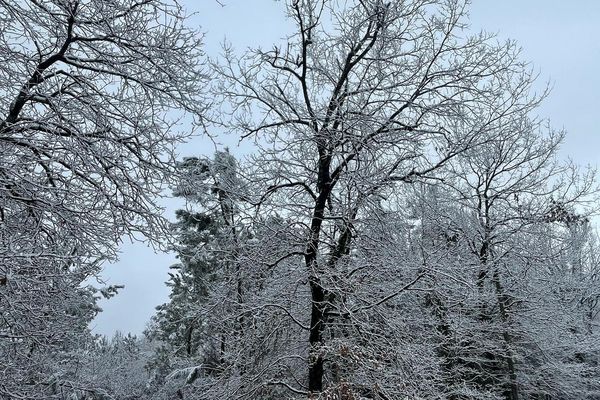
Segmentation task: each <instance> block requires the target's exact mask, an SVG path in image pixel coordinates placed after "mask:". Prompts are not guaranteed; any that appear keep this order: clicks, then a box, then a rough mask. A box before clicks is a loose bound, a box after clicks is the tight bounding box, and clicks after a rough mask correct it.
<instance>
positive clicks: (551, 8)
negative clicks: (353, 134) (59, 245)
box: [92, 0, 600, 335]
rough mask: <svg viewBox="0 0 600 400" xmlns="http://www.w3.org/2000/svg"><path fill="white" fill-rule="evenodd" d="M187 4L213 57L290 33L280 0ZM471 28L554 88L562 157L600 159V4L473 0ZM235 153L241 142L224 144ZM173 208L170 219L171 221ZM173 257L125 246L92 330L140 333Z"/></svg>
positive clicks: (552, 108) (547, 109)
mask: <svg viewBox="0 0 600 400" xmlns="http://www.w3.org/2000/svg"><path fill="white" fill-rule="evenodd" d="M221 3H223V4H225V6H223V7H222V6H220V5H219V4H218V2H217V1H216V0H184V1H183V4H184V5H185V6H186V7H187V9H188V12H194V13H196V14H195V15H194V16H193V17H192V18H191V19H190V24H191V25H192V26H194V27H198V28H199V29H201V31H203V32H205V33H206V36H205V39H204V42H205V50H206V52H207V54H209V55H211V56H216V55H218V53H219V50H220V43H221V42H222V41H223V39H224V38H227V40H228V41H229V42H231V43H232V44H233V46H234V47H235V48H236V49H238V50H243V49H245V48H247V47H257V46H264V47H269V46H270V45H271V44H272V43H273V42H276V41H277V40H278V39H280V38H282V37H283V36H285V34H286V33H287V32H289V29H290V28H289V24H288V23H287V22H286V21H285V19H284V11H283V2H281V1H274V0H221ZM472 3H473V4H472V7H471V12H470V13H471V26H472V29H473V30H475V31H479V30H482V29H483V30H486V31H489V32H494V33H497V34H498V37H499V39H501V40H504V39H507V38H511V39H515V40H517V42H518V43H519V45H520V46H521V47H522V48H523V58H524V59H525V60H527V61H530V62H531V63H532V65H533V66H534V67H535V69H536V70H537V71H539V73H540V86H543V83H545V82H549V83H550V84H551V86H552V87H553V89H552V93H551V94H550V97H549V98H548V99H546V101H545V103H544V104H543V106H542V107H541V109H540V115H541V116H543V117H546V118H549V119H550V120H551V122H552V125H553V126H554V127H555V128H564V129H566V130H567V132H568V135H567V139H566V143H565V145H564V147H563V150H562V153H563V155H564V156H565V157H572V158H573V159H574V160H575V161H577V162H578V163H580V164H584V165H585V164H591V165H593V166H595V165H597V164H598V162H599V161H600V155H598V148H599V147H600V124H599V123H598V114H599V113H600V110H599V106H600V73H599V70H600V40H599V38H600V1H598V0H572V1H564V0H502V1H497V0H473V1H472ZM221 141H222V143H223V144H226V145H229V146H231V147H233V150H234V151H235V143H236V142H237V141H236V140H235V138H222V140H221ZM213 152H214V147H213V146H212V145H211V144H210V142H209V141H207V140H205V139H202V138H197V139H194V140H193V141H192V142H191V143H189V144H186V145H182V146H181V147H180V149H179V153H180V154H181V155H182V156H188V155H201V154H208V155H209V154H212V153H213ZM172 208H173V203H172V202H171V203H169V210H168V214H167V216H168V217H169V218H172V213H173V210H172ZM173 263H175V257H174V256H173V255H172V254H155V253H154V252H153V251H152V250H151V249H149V248H148V247H146V246H145V245H143V244H134V245H132V244H124V245H123V246H122V255H121V259H120V261H119V262H118V263H116V264H113V265H107V266H106V267H105V269H104V277H105V278H106V279H107V280H108V282H109V283H110V284H124V285H125V289H123V290H122V291H121V293H120V294H119V295H118V296H116V297H114V298H113V299H111V300H109V301H103V302H102V304H101V306H102V308H103V309H104V312H103V313H101V314H100V315H99V316H98V317H97V318H96V320H95V321H94V323H93V324H92V327H93V329H94V332H96V333H101V334H107V335H111V334H112V333H113V332H114V331H116V330H120V331H123V332H131V333H134V334H139V333H141V332H142V331H143V329H144V327H145V324H146V322H147V321H148V320H149V319H150V317H151V316H152V315H153V314H154V308H155V307H156V306H157V305H158V304H161V303H163V302H165V301H166V300H167V297H168V293H169V292H168V288H167V287H166V286H165V284H164V282H165V281H166V280H167V272H168V267H169V266H170V265H172V264H173Z"/></svg>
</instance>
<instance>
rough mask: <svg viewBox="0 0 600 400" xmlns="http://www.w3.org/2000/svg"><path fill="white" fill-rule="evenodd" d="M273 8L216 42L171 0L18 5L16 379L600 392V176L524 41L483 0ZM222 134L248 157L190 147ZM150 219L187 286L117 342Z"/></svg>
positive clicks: (11, 102)
mask: <svg viewBox="0 0 600 400" xmlns="http://www.w3.org/2000/svg"><path fill="white" fill-rule="evenodd" d="M273 7H285V8H286V10H287V18H288V20H287V23H288V24H289V25H290V26H291V27H294V30H293V33H292V34H291V35H290V36H289V37H288V38H287V39H286V40H285V41H284V42H282V43H277V44H274V46H273V47H271V48H269V49H255V50H247V51H245V52H237V51H234V50H233V49H232V48H229V47H226V48H224V50H223V54H222V56H220V57H218V58H209V57H207V56H206V55H205V54H204V53H203V51H202V41H201V39H202V36H201V34H200V33H199V31H196V30H194V29H193V28H192V27H190V26H189V24H188V23H187V21H186V16H185V11H184V9H183V8H182V7H181V5H180V4H178V3H176V2H170V1H168V0H104V1H92V0H48V1H37V0H23V1H15V0H0V54H1V55H2V56H1V57H0V93H1V94H2V96H1V97H0V398H1V399H7V400H8V399H10V400H17V399H31V400H34V399H48V400H52V399H63V400H67V399H68V400H109V399H115V400H116V399H122V400H125V399H150V400H152V399H156V400H158V399H186V400H188V399H206V400H209V399H248V400H250V399H265V400H269V399H272V400H276V399H277V400H279V399H315V400H316V399H322V400H325V399H327V400H359V399H360V400H365V399H370V400H376V399H377V400H396V399H397V400H405V399H449V400H470V399H473V400H475V399H481V400H492V399H496V400H500V399H503V400H559V399H573V400H582V399H600V368H599V365H598V364H599V362H600V326H599V322H600V316H599V312H600V304H599V300H600V285H599V282H600V275H599V274H600V252H599V246H600V242H599V240H598V236H597V234H596V231H595V230H594V228H593V226H592V222H591V218H592V217H593V215H594V213H595V211H596V207H597V205H598V204H599V203H598V199H597V183H596V177H595V174H594V172H593V171H590V170H587V169H585V168H581V167H580V166H578V165H576V164H574V163H572V162H566V161H563V160H562V158H561V157H559V155H558V151H559V149H560V146H561V143H562V141H563V138H564V135H565V133H564V132H562V131H557V130H554V129H553V128H552V126H551V124H550V123H549V122H548V121H545V120H541V119H540V118H539V117H537V111H536V110H537V107H538V106H539V104H540V102H541V101H543V100H544V97H545V96H546V93H540V92H536V91H535V90H533V87H534V84H535V73H534V72H533V71H532V70H531V69H530V66H528V64H527V63H526V60H522V59H521V56H520V52H519V47H518V45H517V44H516V43H514V42H511V41H509V42H500V41H498V40H497V39H496V38H495V37H494V36H493V35H490V34H487V33H485V32H482V33H476V34H474V33H473V32H472V31H470V30H469V29H468V24H469V20H468V2H465V1H463V0H398V1H390V2H388V1H383V0H348V1H341V0H288V1H285V2H284V1H281V2H275V1H274V2H273ZM200 17H201V16H200ZM216 132H218V134H219V135H221V134H222V135H234V137H236V138H239V140H241V141H242V142H244V143H246V144H247V145H248V146H251V148H252V151H251V152H250V155H249V156H247V157H244V158H241V157H236V156H235V155H234V154H233V152H230V151H229V150H228V149H226V148H221V149H220V150H218V151H216V152H213V150H209V149H207V151H206V152H205V153H206V154H210V155H209V156H199V155H197V154H189V152H188V153H187V154H186V151H185V149H186V147H185V144H183V143H185V140H186V139H187V138H188V137H190V135H193V134H196V135H216ZM213 137H214V136H213ZM176 148H177V149H178V151H179V152H180V153H181V152H183V153H184V155H186V157H183V158H179V157H176V156H175V150H176ZM182 149H183V151H182ZM212 153H214V154H212ZM171 194H172V195H173V196H176V197H179V198H182V199H185V201H186V204H187V206H186V207H185V208H184V209H181V210H179V211H177V214H176V216H175V217H173V216H170V215H162V214H161V209H160V207H159V206H158V203H157V202H158V200H159V199H160V198H161V196H165V195H168V196H170V195H171ZM169 218H170V219H171V220H174V221H176V222H169ZM129 239H134V240H148V241H149V242H150V243H152V244H153V245H154V246H156V248H157V249H161V250H167V251H173V252H175V253H176V254H177V258H178V263H177V264H176V265H173V266H171V267H170V268H171V269H170V271H171V272H170V274H169V276H170V279H169V281H168V282H167V283H166V284H167V285H168V286H169V287H170V289H171V295H170V298H169V300H168V302H167V303H165V304H162V305H160V306H159V307H158V308H157V310H156V314H155V316H154V317H153V318H152V320H151V321H150V322H149V324H148V327H147V329H146V331H145V332H144V335H143V336H141V337H135V336H131V335H123V334H117V335H116V336H115V337H113V338H111V339H107V338H105V337H100V336H98V335H94V334H92V332H91V331H90V329H89V323H90V321H92V319H93V318H94V317H95V316H96V315H97V313H99V312H100V311H101V310H100V308H99V306H98V301H99V300H100V299H101V298H103V297H104V298H110V297H112V296H115V295H118V291H119V287H118V286H104V285H102V284H99V283H98V282H102V277H101V275H100V272H101V268H102V265H103V264H104V263H106V262H110V261H114V260H115V259H116V258H117V254H118V250H119V246H120V244H121V243H122V242H123V241H124V240H129ZM140 279H143V277H140Z"/></svg>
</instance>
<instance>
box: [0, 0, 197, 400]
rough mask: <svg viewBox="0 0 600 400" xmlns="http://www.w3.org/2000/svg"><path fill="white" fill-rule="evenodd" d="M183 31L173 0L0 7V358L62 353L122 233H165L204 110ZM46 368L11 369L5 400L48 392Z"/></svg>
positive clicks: (192, 37)
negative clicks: (182, 145) (187, 125)
mask: <svg viewBox="0 0 600 400" xmlns="http://www.w3.org/2000/svg"><path fill="white" fill-rule="evenodd" d="M183 24H184V15H183V13H182V9H181V7H180V6H179V5H178V4H177V3H176V2H165V1H158V0H140V1H128V0H110V1H79V0H55V1H43V2H42V1H35V0H31V1H17V2H15V1H0V55H1V56H0V94H1V99H0V221H1V222H0V277H1V278H2V282H3V283H2V285H1V286H0V354H1V357H2V359H3V360H9V361H11V360H13V361H14V362H15V363H17V364H19V363H20V364H21V365H27V364H28V363H30V362H31V358H32V357H35V355H36V354H37V353H39V352H43V351H44V348H45V347H46V346H56V345H61V342H62V339H63V338H65V337H68V334H66V333H65V330H69V329H73V330H74V331H75V330H77V329H79V328H81V327H80V326H79V325H80V324H79V322H78V318H79V317H78V316H76V314H77V312H75V311H74V310H73V309H72V307H70V306H68V304H69V302H68V301H67V298H74V299H77V298H78V296H77V295H76V292H77V291H78V290H80V286H81V285H82V284H83V283H84V282H86V280H87V279H89V278H90V277H92V276H94V275H95V274H96V273H97V272H98V270H99V263H97V262H96V260H98V259H106V258H114V257H115V255H116V251H117V244H118V243H119V242H120V241H121V240H122V238H123V236H130V237H139V235H138V234H142V235H144V236H146V237H148V238H151V239H158V238H159V237H160V236H161V235H162V234H163V233H164V232H165V230H164V227H165V224H164V221H163V220H162V218H161V217H160V215H159V212H158V211H159V207H158V206H157V203H156V198H157V196H159V195H160V194H161V191H162V190H163V187H164V184H165V183H167V182H169V180H170V175H171V174H172V169H173V165H174V163H173V162H172V156H171V151H172V150H173V147H174V145H175V144H176V143H178V142H179V141H181V140H182V139H183V138H184V136H185V135H184V134H182V133H181V132H180V131H179V128H178V127H177V126H176V125H175V122H176V121H177V119H178V118H181V117H184V116H185V115H189V116H191V118H193V119H194V120H195V121H196V122H201V120H200V116H201V115H203V114H205V111H206V102H205V101H204V100H203V98H202V97H203V96H202V90H203V84H204V83H203V82H204V78H205V75H204V73H203V71H202V63H201V62H202V61H201V55H202V54H201V49H200V44H201V43H200V42H199V36H198V34H197V33H196V32H194V31H191V30H189V29H187V28H186V27H185V26H184V25H183ZM136 235H138V236H136ZM71 306H73V307H74V306H75V305H74V304H71ZM82 306H83V305H82ZM65 307H66V308H68V309H69V310H70V311H69V310H66V311H65ZM75 308H77V307H75ZM58 321H62V322H60V324H62V325H61V326H60V327H57V326H55V325H56V324H57V323H58ZM76 327H77V328H76ZM82 329H83V330H85V327H83V328H82ZM80 330H81V329H80ZM41 362H42V365H40V368H39V369H35V368H29V371H26V373H23V371H20V372H19V369H17V372H14V373H11V368H9V367H7V368H3V369H2V371H0V374H2V382H3V383H2V384H0V395H1V396H8V397H9V398H13V397H11V396H15V397H16V396H17V394H16V393H18V392H19V391H23V393H29V392H31V393H39V391H38V392H36V390H37V389H38V388H37V385H42V386H43V385H45V384H46V383H47V382H45V381H44V376H47V375H48V374H50V373H51V370H52V368H50V367H49V365H44V363H43V361H41ZM35 371H45V372H44V373H40V374H39V376H38V375H35V374H36V373H37V372H35ZM29 388H31V391H30V390H29ZM12 390H16V391H17V392H11V391H12ZM11 393H12V394H11ZM43 398H49V395H48V393H46V394H44V395H43Z"/></svg>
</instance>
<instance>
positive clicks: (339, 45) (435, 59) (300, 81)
mask: <svg viewBox="0 0 600 400" xmlns="http://www.w3.org/2000/svg"><path fill="white" fill-rule="evenodd" d="M287 10H288V14H289V17H290V19H291V20H292V21H293V23H294V25H295V28H296V30H295V33H294V34H293V35H292V36H291V37H290V38H289V39H288V41H287V43H285V44H284V45H282V46H275V47H274V48H273V49H272V50H270V51H263V50H260V49H259V50H255V51H251V52H249V53H248V54H246V55H245V56H244V57H242V58H236V57H235V56H234V53H233V52H232V51H227V52H226V60H225V62H224V63H222V64H221V65H219V66H217V69H218V72H219V73H220V74H221V77H222V86H220V87H219V88H218V89H219V91H220V92H221V93H224V94H225V96H226V99H227V100H228V101H229V104H230V108H229V109H230V110H232V111H231V115H232V118H231V120H228V121H227V123H228V124H229V126H231V127H232V129H233V130H234V131H236V132H241V135H242V137H244V138H253V139H254V140H255V143H256V145H257V147H258V151H257V154H256V155H254V156H253V159H252V163H251V165H252V167H251V168H250V169H249V171H251V173H249V175H248V179H249V180H250V181H251V182H253V183H252V185H253V186H254V187H255V188H256V189H255V192H256V193H258V195H257V196H256V197H255V198H253V199H249V201H250V202H251V203H253V204H255V205H256V206H257V207H259V208H260V210H261V212H264V213H267V214H269V213H271V214H272V213H278V214H279V215H281V216H282V217H283V218H284V219H285V220H286V221H289V226H290V230H288V232H290V233H291V232H293V235H295V236H296V240H295V241H290V242H286V244H287V245H288V250H283V251H282V250H281V249H282V248H281V247H280V248H279V249H280V250H279V251H270V250H268V249H267V248H265V249H263V251H262V252H261V253H260V254H261V255H262V256H263V257H262V259H260V260H257V262H256V265H260V266H262V268H263V269H264V271H263V274H264V275H265V276H273V277H275V276H279V277H281V276H283V275H286V276H288V277H289V278H291V279H290V281H289V282H288V283H287V284H284V286H283V288H281V287H279V289H278V292H279V293H286V294H289V295H290V297H289V298H288V299H287V300H286V303H287V304H288V305H287V306H282V301H279V302H277V303H275V304H277V307H273V308H277V309H278V310H279V311H281V309H283V312H282V313H281V315H280V316H279V317H278V320H279V321H280V320H282V319H283V320H286V319H287V321H288V326H289V329H290V330H293V332H295V333H293V334H290V332H288V338H287V339H286V342H285V343H286V344H285V345H282V346H281V348H283V347H285V348H286V349H287V350H286V352H285V354H284V355H280V356H278V355H277V354H276V353H275V351H276V350H275V351H274V352H272V353H271V354H270V356H268V355H265V354H263V357H264V358H265V362H267V363H270V364H269V365H268V366H264V369H260V366H261V365H262V364H260V363H258V366H254V369H253V370H252V368H245V369H244V370H245V373H244V374H242V378H241V379H242V382H245V383H242V384H241V386H239V387H238V388H237V389H236V393H237V395H238V396H239V397H242V398H243V397H249V396H252V395H254V394H255V393H256V392H257V391H258V392H260V393H263V395H265V396H267V393H270V394H269V395H272V396H275V394H273V393H276V392H273V390H274V389H269V388H268V386H272V387H278V388H282V390H283V392H282V393H287V394H288V395H289V394H290V393H296V394H303V395H304V394H308V395H311V396H315V397H318V396H325V397H327V396H341V397H342V398H352V396H353V395H352V393H355V394H357V393H364V394H368V396H371V397H373V396H379V397H381V398H384V399H385V398H396V397H398V396H407V395H409V396H410V395H414V396H419V395H423V393H419V392H418V390H419V389H418V388H417V389H415V390H416V391H414V392H413V391H411V390H412V389H410V388H408V386H406V385H405V381H403V375H402V373H406V371H407V370H406V365H404V366H403V365H402V363H401V362H399V361H398V363H396V362H395V361H394V362H393V361H391V360H392V359H394V357H395V356H391V355H384V353H385V351H384V349H386V348H387V350H389V351H390V352H392V354H396V353H394V351H401V350H400V348H401V345H402V343H403V342H402V340H401V335H400V336H398V337H397V338H400V339H398V340H396V339H397V338H396V339H390V330H393V329H397V328H400V327H401V326H402V324H399V325H394V324H391V325H387V323H388V321H386V316H385V313H384V312H383V311H382V310H383V309H384V308H386V307H390V309H391V310H394V309H397V307H401V304H398V299H399V298H400V297H401V295H402V294H403V293H404V292H407V291H408V290H411V289H413V288H415V287H416V285H418V284H419V281H420V280H421V279H422V278H423V276H424V274H423V273H420V272H419V269H418V268H408V269H406V270H402V269H401V268H400V267H399V265H398V257H400V256H401V252H396V257H394V256H393V254H394V250H393V249H394V248H398V246H401V243H403V240H404V243H405V239H403V236H402V234H398V235H394V234H393V233H391V231H390V230H389V229H390V225H388V226H387V228H385V227H386V225H385V224H384V223H383V221H385V220H386V219H390V218H392V216H393V215H395V214H394V213H391V210H394V211H396V212H401V211H402V210H399V209H397V207H395V206H393V203H391V202H390V201H389V200H387V199H389V198H390V196H393V195H394V193H397V190H398V187H399V184H401V183H411V182H415V181H418V180H426V181H429V180H436V179H444V174H445V173H444V172H443V171H444V167H445V166H446V165H447V164H448V163H449V162H450V161H452V160H453V159H454V158H456V157H457V156H459V155H461V154H463V153H465V152H466V151H468V150H469V149H472V148H476V147H480V146H481V145H483V144H484V143H486V142H487V141H489V140H490V138H491V136H493V135H489V134H488V135H482V133H484V132H488V131H491V127H493V126H494V124H495V122H496V121H497V120H498V119H499V118H510V116H511V115H513V114H518V113H523V112H525V113H526V112H527V111H528V110H530V109H531V108H532V107H533V106H534V105H535V104H537V102H538V99H537V98H533V97H530V96H529V95H528V90H529V88H530V86H531V83H532V81H533V77H532V76H531V75H530V74H529V73H528V71H527V69H526V67H525V65H524V64H522V63H521V62H520V61H519V60H518V51H517V49H516V47H515V45H514V44H513V43H506V44H495V43H494V42H493V40H492V37H491V36H488V35H485V34H480V35H475V36H467V35H465V34H464V31H463V28H464V26H465V25H464V24H465V16H466V3H465V2H461V1H443V0H440V1H419V0H414V1H398V2H387V3H386V2H383V1H380V0H368V1H353V2H347V3H344V4H341V3H337V2H328V1H317V0H295V1H290V2H289V3H288V5H287ZM394 226H395V227H399V226H401V224H398V225H394ZM282 244H284V243H283V242H280V243H279V245H282ZM375 248H377V249H379V252H375V253H374V252H373V251H371V250H370V249H375ZM282 252H283V254H282ZM270 254H277V257H273V258H272V259H268V258H267V259H265V257H264V255H270ZM299 263H302V264H303V270H301V269H300V268H299V267H298V264H299ZM277 284H278V285H281V284H282V281H281V279H278V280H277ZM303 284H306V285H307V287H308V289H307V292H306V291H303V290H302V285H303ZM267 286H268V285H267ZM361 287H363V288H365V290H360V289H357V288H361ZM267 298H268V299H269V300H272V299H273V298H271V297H268V296H267V297H263V298H262V300H258V301H259V302H260V301H262V302H263V306H265V305H266V304H267V303H268V304H272V303H271V302H269V301H267V300H266V299H267ZM301 304H308V305H307V307H306V308H305V309H302V307H301V306H300V305H301ZM374 315H378V318H376V317H374ZM369 325H371V326H372V329H369V330H367V331H365V332H364V333H363V334H359V335H358V337H359V339H356V340H354V339H351V336H348V335H347V334H345V333H343V329H355V330H357V329H358V330H359V331H360V327H361V326H363V327H366V326H369ZM340 326H345V328H340ZM404 328H405V329H407V327H406V326H404ZM274 334H275V333H274V331H268V330H267V331H263V332H262V333H261V335H259V337H265V336H269V335H274ZM303 337H304V338H303ZM303 340H304V343H303ZM392 343H393V344H392ZM340 354H341V355H342V356H341V357H339V355H340ZM357 358H359V359H363V360H365V361H364V363H359V365H360V367H359V368H354V372H352V374H354V375H352V374H346V375H344V371H350V370H352V369H353V368H351V366H352V365H353V363H354V361H352V360H355V359H357ZM255 359H256V358H255ZM292 360H293V361H292ZM298 360H305V361H304V362H305V363H306V368H307V372H306V374H305V375H304V376H302V377H300V376H298V375H297V373H296V372H295V371H296V370H295V369H294V368H297V367H298V364H297V363H298ZM376 365H378V366H379V367H377V368H376V367H375V366H376ZM383 365H387V366H388V368H387V370H388V371H392V370H393V371H396V372H394V373H392V374H395V373H397V375H395V378H394V379H387V378H389V376H387V378H386V377H384V376H385V375H384V374H382V372H381V369H378V368H382V367H381V366H383ZM282 371H288V372H287V373H286V372H282ZM289 371H294V372H289ZM373 371H380V372H379V373H375V372H373ZM400 371H404V372H400ZM352 376H354V377H357V376H358V377H361V378H360V379H354V380H349V378H351V377H352ZM404 378H406V376H404ZM265 379H266V382H267V384H268V385H266V386H265V385H264V384H263V383H260V382H265ZM413 381H415V380H413ZM434 391H435V389H432V392H434ZM332 398H333V397H332Z"/></svg>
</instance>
